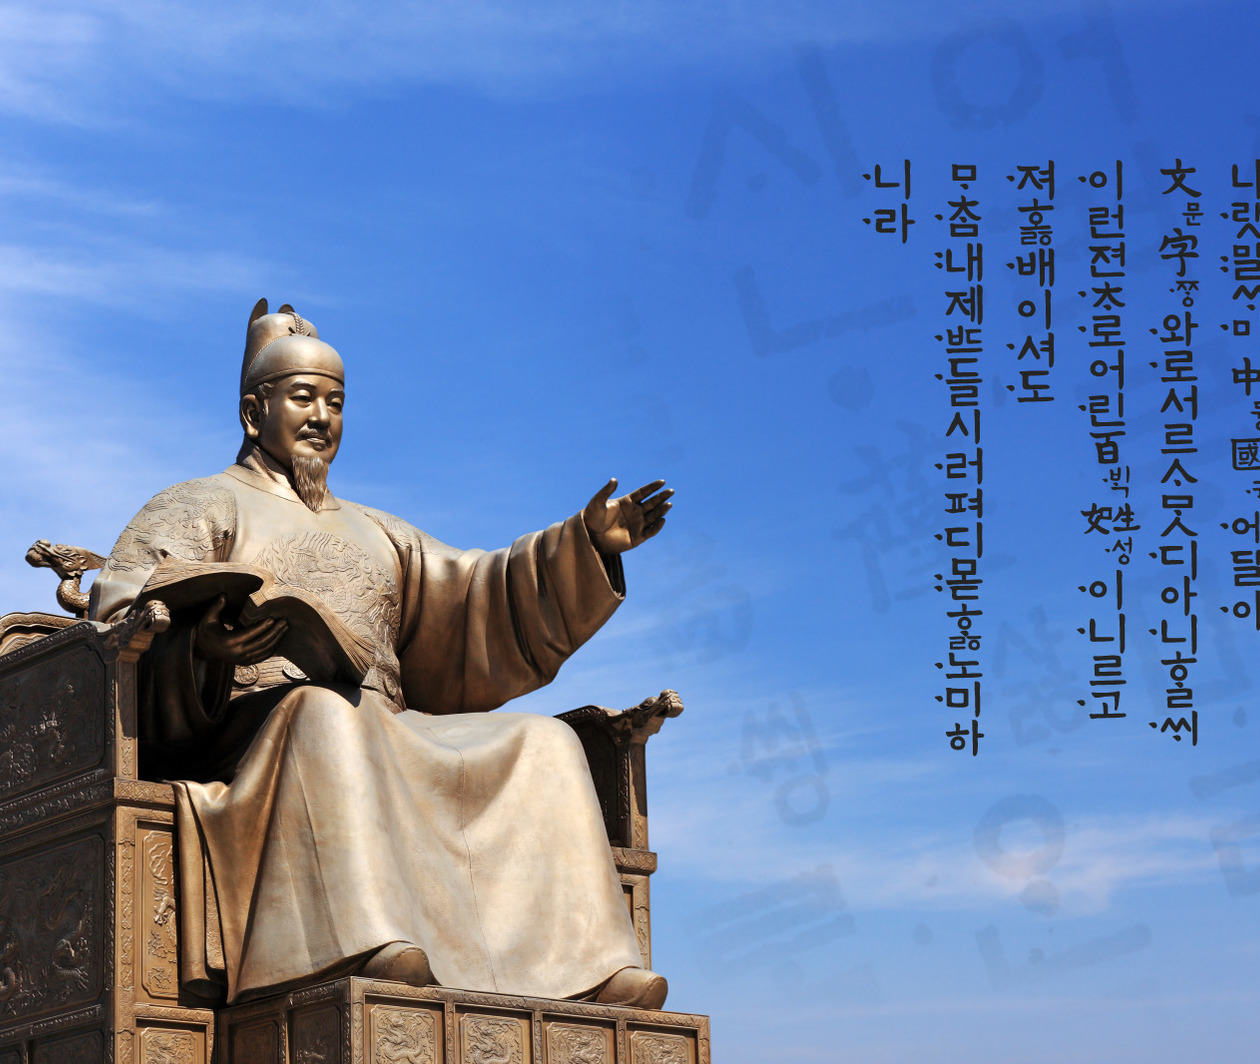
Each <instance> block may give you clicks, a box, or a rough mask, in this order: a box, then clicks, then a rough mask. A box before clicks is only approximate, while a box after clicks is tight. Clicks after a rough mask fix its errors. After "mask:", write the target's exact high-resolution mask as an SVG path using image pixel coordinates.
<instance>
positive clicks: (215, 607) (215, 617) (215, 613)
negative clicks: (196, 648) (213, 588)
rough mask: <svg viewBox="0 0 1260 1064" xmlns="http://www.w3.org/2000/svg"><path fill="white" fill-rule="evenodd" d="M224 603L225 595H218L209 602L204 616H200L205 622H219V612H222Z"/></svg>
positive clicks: (225, 601) (225, 600)
mask: <svg viewBox="0 0 1260 1064" xmlns="http://www.w3.org/2000/svg"><path fill="white" fill-rule="evenodd" d="M226 605H227V595H220V596H219V597H218V598H216V599H215V600H214V601H213V602H212V603H210V606H209V608H208V609H207V610H206V613H205V616H204V617H202V618H201V619H202V621H203V622H204V623H205V624H217V623H218V622H219V614H221V613H222V612H223V607H224V606H226Z"/></svg>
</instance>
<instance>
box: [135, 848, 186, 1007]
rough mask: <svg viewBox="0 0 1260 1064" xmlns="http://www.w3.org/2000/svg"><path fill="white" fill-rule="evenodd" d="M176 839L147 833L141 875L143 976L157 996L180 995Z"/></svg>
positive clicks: (147, 986)
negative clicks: (144, 920) (144, 916)
mask: <svg viewBox="0 0 1260 1064" xmlns="http://www.w3.org/2000/svg"><path fill="white" fill-rule="evenodd" d="M172 847H173V840H172V838H171V835H170V833H169V832H165V831H150V832H148V833H146V834H145V836H144V865H143V868H142V876H143V882H144V898H145V903H146V905H147V913H148V915H147V921H148V926H147V928H146V934H145V938H144V957H143V960H142V976H141V980H142V982H143V984H144V988H145V989H146V990H147V991H148V992H149V993H150V994H151V995H152V996H153V997H156V998H172V999H173V998H176V997H178V993H179V991H178V986H177V981H178V974H179V969H178V963H179V952H178V946H179V943H178V941H177V939H176V931H175V924H176V920H175V896H174V886H173V880H174V864H173V860H174V857H173V852H172Z"/></svg>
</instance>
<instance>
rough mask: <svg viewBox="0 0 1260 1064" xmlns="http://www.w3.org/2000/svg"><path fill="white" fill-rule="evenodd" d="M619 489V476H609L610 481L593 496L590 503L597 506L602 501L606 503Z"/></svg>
mask: <svg viewBox="0 0 1260 1064" xmlns="http://www.w3.org/2000/svg"><path fill="white" fill-rule="evenodd" d="M616 490H617V478H616V477H609V478H608V483H607V484H605V485H604V486H603V487H602V488H600V489H599V491H597V492H596V493H595V494H594V495H592V496H591V501H590V503H589V505H591V506H595V505H597V504H600V503H606V502H607V501H608V500H609V499H611V498H612V493H613V492H614V491H616Z"/></svg>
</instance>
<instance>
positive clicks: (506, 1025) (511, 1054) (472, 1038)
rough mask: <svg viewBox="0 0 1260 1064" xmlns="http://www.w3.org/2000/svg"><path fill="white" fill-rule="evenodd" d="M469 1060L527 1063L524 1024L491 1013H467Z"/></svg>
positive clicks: (468, 1062) (470, 1062)
mask: <svg viewBox="0 0 1260 1064" xmlns="http://www.w3.org/2000/svg"><path fill="white" fill-rule="evenodd" d="M463 1020H464V1022H463V1035H464V1037H463V1050H464V1053H463V1060H464V1062H465V1064H523V1062H524V1060H525V1046H524V1044H523V1040H522V1037H521V1030H522V1028H521V1024H520V1023H519V1022H517V1021H516V1020H501V1019H497V1018H494V1017H490V1016H465V1017H463Z"/></svg>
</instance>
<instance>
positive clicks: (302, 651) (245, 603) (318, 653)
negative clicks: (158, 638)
mask: <svg viewBox="0 0 1260 1064" xmlns="http://www.w3.org/2000/svg"><path fill="white" fill-rule="evenodd" d="M219 595H225V596H226V597H227V605H226V606H225V607H224V611H223V612H224V617H225V618H228V619H231V618H233V614H235V619H234V621H232V622H231V623H239V624H242V625H251V624H256V623H258V622H259V621H262V620H266V619H267V618H268V617H280V618H283V619H284V620H286V621H288V623H289V628H288V631H286V632H285V634H284V638H283V639H281V640H280V644H279V646H277V647H276V649H275V653H276V654H278V655H280V656H281V657H285V658H288V659H289V660H290V661H291V662H293V664H294V665H296V666H297V667H298V668H299V669H301V670H302V671H303V672H305V673H306V675H307V676H309V677H311V678H312V679H316V680H333V679H336V680H342V681H344V682H349V683H355V684H357V683H360V682H361V681H362V679H363V677H364V675H366V673H367V670H368V667H369V666H370V665H371V664H372V659H373V656H374V651H373V647H372V645H371V644H370V643H369V642H368V641H367V640H365V639H364V638H363V637H362V636H360V635H358V634H356V633H355V632H352V631H351V630H350V629H349V628H348V627H346V625H345V624H343V623H342V622H341V621H340V620H339V619H338V618H337V617H336V616H335V615H334V614H333V613H331V612H330V611H329V610H328V608H327V607H326V606H324V605H323V604H321V603H320V602H319V601H318V600H317V599H316V598H315V597H314V596H313V595H311V594H310V593H308V592H306V591H303V590H302V589H301V588H296V587H292V586H290V585H289V584H282V583H279V582H277V581H276V580H275V578H274V577H273V576H272V575H271V574H270V573H269V572H267V571H266V570H265V569H259V568H256V567H254V566H252V565H243V564H240V563H238V562H189V561H184V560H182V559H180V558H167V559H166V560H165V561H163V562H162V563H161V564H160V565H159V566H158V567H157V568H156V569H154V570H153V574H152V575H151V576H150V577H149V579H148V581H147V582H146V583H145V585H144V587H143V588H142V589H141V591H140V594H139V595H137V596H136V601H135V603H134V605H133V606H132V609H133V610H134V609H136V608H137V607H140V606H143V605H144V604H145V603H146V602H149V601H150V600H153V599H158V600H160V601H161V602H164V603H165V604H166V606H167V608H168V609H170V610H172V611H173V610H183V609H189V608H193V607H197V606H201V607H205V606H208V605H209V604H210V603H211V602H212V601H213V600H214V599H216V598H217V597H218V596H219Z"/></svg>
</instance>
